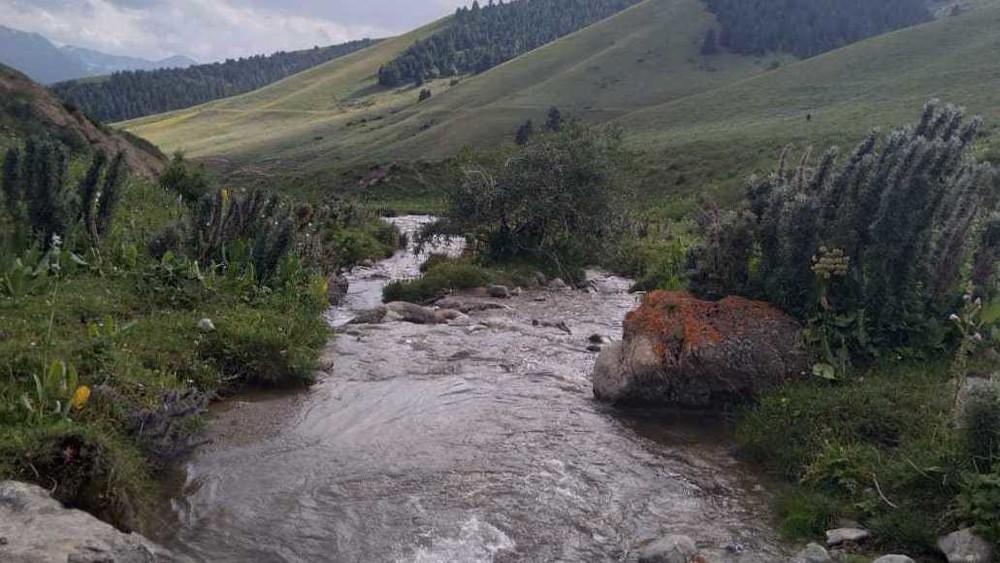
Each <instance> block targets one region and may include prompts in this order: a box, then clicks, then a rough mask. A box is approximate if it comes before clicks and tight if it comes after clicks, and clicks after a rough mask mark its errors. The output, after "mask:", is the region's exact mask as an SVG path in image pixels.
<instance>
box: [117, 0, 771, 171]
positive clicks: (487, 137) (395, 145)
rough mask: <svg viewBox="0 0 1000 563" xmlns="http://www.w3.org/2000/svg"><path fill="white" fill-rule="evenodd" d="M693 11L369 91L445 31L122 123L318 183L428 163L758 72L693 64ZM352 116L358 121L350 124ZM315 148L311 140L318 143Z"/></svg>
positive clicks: (735, 63) (595, 29)
mask: <svg viewBox="0 0 1000 563" xmlns="http://www.w3.org/2000/svg"><path fill="white" fill-rule="evenodd" d="M711 21H712V16H711V15H710V14H708V13H707V12H706V11H705V9H704V7H703V5H702V4H701V3H700V2H699V1H698V0H649V1H647V2H644V3H642V4H640V5H637V6H635V7H633V8H632V9H629V10H626V11H625V12H622V13H620V14H618V15H616V16H614V17H612V18H609V19H608V20H605V21H604V22H600V23H598V24H595V25H593V26H591V27H589V28H587V29H585V30H582V31H580V32H577V33H575V34H572V35H570V36H568V37H565V38H563V39H561V40H559V41H556V42H554V43H552V44H549V45H547V46H545V47H543V48H540V49H537V50H535V51H533V52H531V53H529V54H527V55H524V56H522V57H520V58H518V59H517V60H515V61H511V62H509V63H507V64H504V65H501V66H499V67H497V68H494V69H492V70H491V71H489V72H486V73H483V74H481V75H478V76H475V77H471V78H468V79H465V80H463V81H462V82H461V83H460V84H458V85H457V86H455V87H450V86H449V84H448V82H447V81H437V82H435V83H433V84H431V85H430V87H431V88H432V89H433V91H434V93H435V95H434V97H433V98H431V99H430V100H428V101H425V102H423V103H420V104H417V103H416V98H417V93H416V92H415V91H413V90H412V89H403V90H395V91H379V90H378V89H377V88H375V80H374V77H375V72H376V70H377V68H378V66H379V64H381V62H382V61H385V60H387V59H389V58H390V57H391V56H393V55H394V54H395V53H396V52H398V51H399V50H401V49H402V48H405V46H406V45H408V44H410V43H411V42H412V41H413V39H414V38H415V36H420V35H423V34H426V33H429V32H431V31H432V30H433V29H436V27H437V26H439V25H445V24H446V20H444V21H442V22H438V23H437V24H434V25H432V26H430V27H428V28H424V29H422V30H418V31H417V32H414V34H410V35H407V36H402V37H400V38H397V39H394V40H390V41H387V42H385V43H384V44H382V45H379V46H378V47H375V48H373V49H369V50H366V51H363V52H361V53H357V54H355V55H352V56H351V57H347V58H345V59H344V60H343V61H334V62H332V63H330V64H327V65H323V66H322V67H319V68H317V69H314V70H313V71H309V72H306V73H303V74H301V75H297V76H295V77H292V78H290V79H288V80H286V81H284V82H282V83H279V84H276V85H274V86H271V87H268V88H264V89H261V90H259V91H257V92H254V93H252V94H249V95H246V96H240V97H237V98H233V99H231V100H226V101H224V102H222V103H216V104H207V105H205V106H201V107H198V108H193V109H191V110H188V111H184V112H176V113H173V114H167V115H164V116H154V117H152V118H147V119H144V120H138V121H135V122H130V123H127V124H125V126H126V127H127V128H129V129H130V130H132V131H134V132H136V133H138V134H140V135H142V136H145V137H147V138H150V139H151V140H153V141H154V142H156V143H158V144H160V145H161V146H162V147H164V148H165V149H167V150H175V149H178V148H183V149H185V150H187V151H188V152H189V154H191V155H192V156H201V157H204V156H223V157H225V158H228V159H232V160H234V161H236V162H254V163H256V164H258V165H259V164H260V162H261V160H262V159H276V160H279V161H280V162H281V164H282V166H284V167H286V168H287V167H288V166H289V165H290V164H291V165H293V166H298V167H299V169H300V170H301V171H303V172H306V173H308V172H314V171H315V172H319V171H322V170H324V169H326V168H327V167H330V166H335V165H337V163H338V159H340V161H341V162H343V161H351V160H366V159H371V158H372V157H391V158H404V159H416V158H434V157H442V156H447V155H450V154H453V153H454V152H456V151H457V150H458V149H460V148H461V147H462V146H463V145H465V144H480V143H484V142H490V141H496V140H498V139H501V138H508V137H512V136H513V133H514V131H515V130H516V129H517V126H518V125H519V124H520V123H521V122H523V121H524V120H525V119H527V118H529V117H532V118H535V119H536V120H543V119H544V115H545V112H546V111H547V110H548V108H549V107H550V106H552V105H558V106H559V107H560V108H563V109H564V111H567V112H568V113H570V114H575V115H586V116H588V117H591V118H593V119H597V120H606V119H609V118H612V117H616V116H620V115H623V114H625V113H627V112H629V111H633V110H636V109H639V108H642V107H646V106H651V105H654V104H658V103H664V102H667V101H670V100H673V99H677V98H679V97H682V96H685V95H689V94H691V93H695V92H699V91H704V90H706V89H709V88H712V87H715V86H719V85H721V84H724V83H726V82H728V81H731V80H733V79H735V78H740V77H745V76H748V75H751V74H754V73H756V72H760V71H761V70H762V68H763V66H765V65H766V64H767V63H769V62H770V60H771V59H767V60H763V61H756V60H754V59H752V58H748V57H739V56H734V55H724V56H720V57H716V58H715V59H713V60H712V61H711V64H710V65H708V64H703V61H701V60H700V57H699V56H698V54H697V53H698V48H699V46H700V41H701V38H702V36H703V33H704V30H705V28H706V27H707V26H708V25H709V24H710V23H711ZM361 117H364V118H367V119H368V120H369V121H368V122H367V123H365V124H359V123H357V121H358V119H359V118H361ZM318 137H322V139H318Z"/></svg>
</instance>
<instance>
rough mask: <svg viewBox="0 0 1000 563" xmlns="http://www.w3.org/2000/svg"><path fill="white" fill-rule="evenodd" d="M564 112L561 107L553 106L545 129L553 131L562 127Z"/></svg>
mask: <svg viewBox="0 0 1000 563" xmlns="http://www.w3.org/2000/svg"><path fill="white" fill-rule="evenodd" d="M562 121H563V118H562V113H561V112H560V111H559V108H557V107H556V106H552V107H551V108H550V109H549V117H548V118H547V119H546V120H545V129H546V130H548V131H551V132H553V133H555V132H557V131H559V130H560V129H562Z"/></svg>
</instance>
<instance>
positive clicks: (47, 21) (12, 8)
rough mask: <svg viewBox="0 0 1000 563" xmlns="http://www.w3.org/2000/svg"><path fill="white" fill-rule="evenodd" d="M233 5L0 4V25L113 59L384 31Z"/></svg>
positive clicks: (132, 0)
mask: <svg viewBox="0 0 1000 563" xmlns="http://www.w3.org/2000/svg"><path fill="white" fill-rule="evenodd" d="M279 6H280V4H277V5H276V6H261V5H255V6H251V5H247V4H245V3H243V4H242V5H241V4H238V3H237V2H235V1H234V0H0V24H2V25H7V26H9V27H13V28H17V29H22V30H25V31H33V32H37V33H41V34H42V35H45V36H46V37H48V38H49V39H52V40H53V41H56V42H58V43H69V44H73V45H79V46H82V47H89V48H92V49H98V50H101V51H105V52H108V53H113V54H121V55H136V56H143V57H148V58H159V57H165V56H169V55H173V54H185V55H189V56H193V57H194V58H196V59H198V60H202V61H211V60H219V59H223V58H227V57H239V56H245V55H250V54H256V53H270V52H274V51H278V50H292V49H302V48H308V47H312V46H313V45H331V44H336V43H343V42H345V41H349V40H352V39H359V38H362V37H379V36H385V35H390V34H391V32H390V31H389V30H387V29H384V28H382V27H381V26H379V25H377V24H368V23H363V22H357V23H351V24H345V23H338V22H337V21H334V20H332V19H328V18H323V17H309V16H307V15H305V14H301V13H298V14H297V13H285V12H282V11H280V10H279V9H275V8H277V7H279Z"/></svg>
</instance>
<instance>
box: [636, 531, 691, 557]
mask: <svg viewBox="0 0 1000 563" xmlns="http://www.w3.org/2000/svg"><path fill="white" fill-rule="evenodd" d="M697 554H698V546H696V545H695V544H694V540H692V539H691V538H689V537H687V536H681V535H676V534H672V535H669V536H665V537H662V538H660V539H658V540H656V541H653V542H651V543H649V544H648V545H646V546H645V547H643V548H642V549H641V550H640V551H639V563H690V561H691V559H693V558H694V557H695V556H696V555H697Z"/></svg>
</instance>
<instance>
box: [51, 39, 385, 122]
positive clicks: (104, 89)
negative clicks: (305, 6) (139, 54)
mask: <svg viewBox="0 0 1000 563" xmlns="http://www.w3.org/2000/svg"><path fill="white" fill-rule="evenodd" d="M373 44H375V41H372V40H370V39H363V40H360V41H351V42H349V43H344V44H343V45H335V46H331V47H322V48H313V49H308V50H304V51H294V52H290V53H286V52H283V51H279V52H277V53H274V54H273V55H269V56H264V55H255V56H252V57H246V58H241V59H227V60H226V61H224V62H218V63H211V64H204V65H195V66H191V67H188V68H168V69H159V70H136V71H122V72H116V73H114V74H112V75H110V76H108V77H106V78H105V79H102V80H94V79H89V78H88V79H81V80H71V81H67V82H60V83H58V84H54V85H52V87H51V89H52V91H53V92H54V93H55V94H56V95H57V96H59V97H60V98H61V99H62V100H64V101H66V102H69V103H72V104H73V105H75V106H77V107H78V108H80V109H82V110H83V111H84V112H86V113H87V114H88V115H92V116H94V117H96V118H98V119H101V120H103V121H124V120H126V119H133V118H136V117H141V116H144V115H151V114H154V113H163V112H166V111H170V110H175V109H181V108H186V107H190V106H194V105H197V104H201V103H205V102H208V101H211V100H217V99H219V98H225V97H228V96H234V95H236V94H242V93H244V92H249V91H251V90H256V89H257V88H261V87H263V86H266V85H268V84H271V83H273V82H276V81H278V80H281V79H282V78H285V77H287V76H291V75H293V74H296V73H299V72H302V71H304V70H307V69H310V68H312V67H315V66H317V65H320V64H323V63H325V62H327V61H330V60H333V59H336V58H338V57H342V56H344V55H348V54H350V53H353V52H355V51H358V50H360V49H364V48H366V47H369V46H371V45H373Z"/></svg>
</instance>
